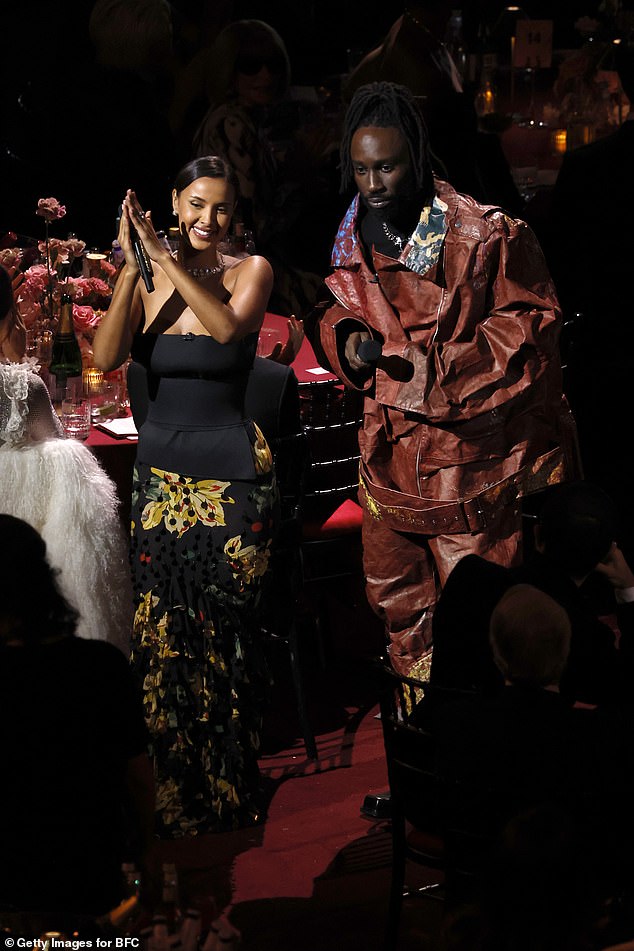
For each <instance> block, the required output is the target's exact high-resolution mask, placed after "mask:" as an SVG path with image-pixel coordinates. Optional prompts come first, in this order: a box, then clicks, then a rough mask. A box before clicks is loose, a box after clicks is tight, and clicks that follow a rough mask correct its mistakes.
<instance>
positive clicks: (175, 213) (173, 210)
mask: <svg viewBox="0 0 634 951" xmlns="http://www.w3.org/2000/svg"><path fill="white" fill-rule="evenodd" d="M172 214H173V215H174V217H175V218H177V217H178V212H177V211H176V209H175V208H172Z"/></svg>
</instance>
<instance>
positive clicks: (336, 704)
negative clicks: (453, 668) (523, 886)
mask: <svg viewBox="0 0 634 951" xmlns="http://www.w3.org/2000/svg"><path fill="white" fill-rule="evenodd" d="M348 612H349V614H348ZM365 612H367V608H365ZM365 612H364V609H363V605H359V603H358V602H357V604H356V605H355V604H353V603H352V602H351V601H350V602H348V603H347V605H346V608H345V609H344V608H343V606H342V605H341V604H339V605H338V613H337V616H338V617H339V620H340V621H341V622H342V623H341V624H339V625H338V626H337V629H336V630H335V631H334V632H333V641H334V653H333V656H331V657H330V660H329V665H328V666H327V668H326V669H325V670H317V672H313V674H312V676H309V677H308V687H307V689H308V693H309V702H310V713H311V719H312V721H313V725H314V728H315V733H316V737H317V745H318V751H319V762H318V763H314V762H311V761H309V760H307V758H306V755H305V751H304V746H303V742H302V741H301V739H299V738H297V736H296V734H298V732H299V731H298V727H297V723H296V715H295V710H294V706H293V697H292V689H291V685H290V678H289V677H288V676H285V675H284V669H283V668H284V664H283V658H278V661H279V664H278V667H279V668H280V669H279V670H278V673H277V677H276V680H277V686H276V690H277V694H276V700H275V704H274V705H273V707H272V709H271V710H270V711H269V715H268V719H267V725H266V730H265V738H264V750H263V755H262V758H261V768H262V772H263V774H264V776H265V777H266V781H267V783H268V784H270V787H271V792H272V794H271V800H270V807H269V811H268V817H267V818H266V821H265V822H264V823H263V824H262V825H261V826H259V827H257V828H255V829H247V830H241V831H239V832H235V833H227V834H222V835H208V836H202V837H200V838H198V839H188V840H179V841H176V842H164V843H161V853H162V855H164V857H165V858H170V859H173V860H174V861H175V862H176V864H177V866H178V868H179V872H180V881H181V891H182V896H183V907H186V905H187V904H188V903H193V902H195V903H197V904H198V905H200V904H202V903H203V902H204V900H205V899H208V898H209V896H213V897H214V899H215V901H216V904H217V907H218V909H219V910H221V909H222V908H224V907H228V908H229V914H230V917H231V920H232V921H233V923H234V924H235V925H236V926H237V927H238V928H239V929H240V930H241V932H242V947H243V948H245V949H251V948H253V949H258V951H268V949H269V948H270V949H271V951H272V949H275V951H287V949H288V951H291V949H293V951H295V949H298V948H301V949H302V951H312V949H315V951H317V949H320V951H323V949H324V948H326V947H327V946H328V945H329V944H331V945H332V946H333V947H334V948H337V949H339V948H344V947H348V948H354V949H356V948H359V949H361V948H363V949H364V951H373V949H377V951H378V949H379V948H380V946H381V939H382V933H383V927H384V923H385V913H386V908H387V896H388V890H389V875H390V860H391V842H390V836H389V827H388V826H387V825H386V824H385V823H379V822H375V823H373V822H370V821H368V820H367V819H364V818H363V817H362V816H361V815H360V806H361V803H362V802H363V799H364V797H365V795H366V794H367V793H368V792H381V791H383V790H385V789H386V788H387V778H386V770H385V763H384V756H383V741H382V736H381V724H380V721H379V720H378V719H376V713H377V705H376V698H375V697H374V695H373V693H374V687H373V677H372V673H371V666H370V659H371V657H372V656H374V653H373V648H376V641H375V640H374V639H373V635H375V634H376V630H373V623H374V622H373V620H372V619H369V618H368V617H367V616H366V614H365ZM353 618H354V621H353V620H352V619H353ZM306 666H307V668H308V669H309V670H312V671H314V669H315V667H316V666H317V665H316V664H315V663H313V661H312V658H310V657H307V658H306ZM415 874H416V876H417V878H416V882H415V883H413V884H422V883H424V882H427V881H433V880H434V879H433V875H434V873H433V872H430V873H429V876H430V877H428V878H425V875H424V872H421V870H417V871H416V873H415ZM415 904H416V905H417V906H418V908H416V909H414V912H413V914H412V913H411V912H410V911H409V910H408V909H407V908H406V911H405V914H404V935H403V939H404V940H403V945H402V946H403V948H404V949H405V948H408V947H410V946H411V947H412V948H414V947H416V948H417V951H425V949H427V948H429V949H431V948H433V947H434V944H433V937H432V938H431V939H430V940H431V942H432V943H428V942H427V938H428V932H430V933H431V932H433V930H434V929H436V928H437V912H436V911H435V907H434V905H435V903H432V902H428V901H426V902H421V901H417V902H416V903H415ZM436 907H437V906H436ZM430 915H431V917H430ZM430 929H431V930H430ZM409 942H411V944H410V943H409Z"/></svg>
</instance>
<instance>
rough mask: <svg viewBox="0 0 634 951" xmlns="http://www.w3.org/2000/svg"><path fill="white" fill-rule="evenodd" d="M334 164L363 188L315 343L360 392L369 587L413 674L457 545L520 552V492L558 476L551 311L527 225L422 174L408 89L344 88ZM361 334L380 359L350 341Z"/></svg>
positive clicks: (422, 658)
mask: <svg viewBox="0 0 634 951" xmlns="http://www.w3.org/2000/svg"><path fill="white" fill-rule="evenodd" d="M341 161H342V187H343V188H345V187H347V186H348V185H349V184H350V183H351V182H352V180H354V182H355V184H356V186H357V188H358V190H359V194H358V195H357V196H356V197H355V198H354V200H353V202H352V204H351V206H350V208H349V210H348V212H347V214H346V216H345V218H344V220H343V222H342V224H341V226H340V229H339V232H338V234H337V237H336V240H335V244H334V249H333V254H332V264H333V266H334V271H333V273H332V274H331V275H330V276H329V277H328V278H327V280H326V283H327V285H328V287H329V288H330V290H331V291H332V293H333V295H334V297H335V299H336V301H335V302H333V303H330V304H329V305H324V311H323V313H321V314H320V316H319V335H320V343H321V347H322V348H323V352H324V354H325V356H326V359H327V360H328V361H329V362H330V365H331V366H332V368H333V370H334V371H335V372H336V373H337V374H338V375H339V377H340V378H341V379H342V380H343V382H344V383H346V384H347V385H348V386H352V387H355V388H357V389H361V390H364V391H365V393H366V401H365V404H366V405H365V421H364V426H363V430H362V432H361V434H360V444H361V472H360V499H361V502H362V505H363V507H364V510H365V511H364V529H363V540H364V568H365V573H366V578H367V594H368V598H369V601H370V604H371V605H372V607H373V609H374V610H375V611H376V612H377V613H378V615H379V616H380V617H381V618H382V619H383V620H384V621H385V624H386V628H387V632H388V634H389V638H390V641H391V644H390V652H391V660H392V663H393V665H394V667H395V669H397V670H398V671H400V672H409V673H413V674H416V673H418V674H420V673H424V671H425V669H426V664H428V661H427V658H426V655H428V654H429V650H430V648H431V618H432V613H433V609H434V605H435V602H436V598H437V593H438V590H439V586H440V585H442V584H443V583H444V580H445V578H446V577H447V575H448V574H449V571H450V570H451V569H452V568H453V566H454V565H455V564H456V562H457V561H458V560H459V559H460V558H461V557H462V556H463V555H465V554H467V553H469V552H474V553H477V554H480V555H485V556H486V557H489V558H491V559H492V560H495V561H499V562H501V563H503V564H509V565H510V564H513V563H514V562H515V561H517V560H518V558H519V555H520V545H521V531H520V524H521V523H520V517H521V516H520V506H519V499H520V498H521V496H522V495H524V494H526V493H528V492H533V491H536V490H538V489H540V488H542V487H543V486H544V485H545V484H547V483H553V482H559V481H561V480H563V479H564V478H566V477H567V475H568V472H567V468H566V459H565V453H564V451H563V448H562V446H563V442H564V431H565V429H566V427H567V426H568V427H569V431H571V429H572V424H571V420H570V416H569V413H568V411H567V408H566V406H565V404H564V403H563V402H562V393H561V374H560V367H559V359H558V337H559V328H560V314H559V309H558V306H557V301H556V298H555V292H554V289H553V286H552V283H551V281H550V277H549V275H548V271H547V269H546V266H545V263H544V260H543V256H542V254H541V251H540V249H539V246H538V245H537V242H536V240H535V238H534V236H533V234H532V232H531V231H530V229H529V228H528V227H527V226H526V225H525V224H524V223H523V222H521V221H515V220H512V219H510V218H508V217H507V216H506V215H505V214H504V213H503V212H502V211H501V209H499V208H495V207H486V206H483V205H480V204H478V203H477V202H475V201H474V200H473V199H472V198H470V197H468V196H465V195H459V194H458V193H456V191H455V190H454V189H453V188H452V187H451V186H450V185H449V184H447V183H446V182H443V181H440V180H438V179H435V178H434V175H433V172H432V167H431V163H430V159H429V151H428V142H427V133H426V129H425V125H424V122H423V120H422V117H421V114H420V112H419V110H418V108H417V105H416V101H415V100H414V98H413V96H412V95H411V93H410V92H409V90H408V89H407V88H405V87H403V86H398V85H395V84H392V83H373V84H370V85H367V86H363V87H361V88H360V89H359V90H357V92H356V93H355V95H354V96H353V98H352V100H351V102H350V106H349V108H348V111H347V113H346V117H345V122H344V128H343V134H342V143H341ZM370 340H372V341H376V342H377V344H379V345H380V346H381V347H382V355H381V356H380V358H379V359H378V363H377V365H376V369H374V368H373V366H372V365H370V364H368V362H366V360H364V359H363V353H361V354H359V353H358V349H359V346H360V344H362V343H364V342H367V341H370ZM375 346H376V344H375ZM362 350H363V348H362Z"/></svg>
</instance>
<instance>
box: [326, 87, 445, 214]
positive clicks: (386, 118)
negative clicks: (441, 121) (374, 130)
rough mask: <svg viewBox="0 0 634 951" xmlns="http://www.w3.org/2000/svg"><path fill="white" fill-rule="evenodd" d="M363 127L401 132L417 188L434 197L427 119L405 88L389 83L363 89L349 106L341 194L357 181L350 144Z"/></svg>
mask: <svg viewBox="0 0 634 951" xmlns="http://www.w3.org/2000/svg"><path fill="white" fill-rule="evenodd" d="M362 126H377V127H379V128H381V129H387V128H391V127H394V128H396V129H400V130H401V132H402V133H403V135H404V137H405V140H406V142H407V146H408V148H409V153H410V157H411V160H412V168H413V170H414V175H415V181H416V187H417V189H418V190H420V191H424V192H425V197H426V198H431V195H432V194H433V173H432V166H431V158H430V152H429V140H428V135H427V127H426V125H425V120H424V119H423V116H422V113H421V111H420V109H419V107H418V104H417V103H416V100H415V99H414V96H413V95H412V93H411V92H410V90H409V89H408V88H407V87H406V86H399V85H398V84H397V83H386V82H380V83H368V85H366V86H360V87H359V89H357V91H356V92H355V94H354V96H353V97H352V100H351V102H350V105H349V106H348V110H347V112H346V115H345V119H344V123H343V132H342V137H341V149H340V154H341V191H342V192H343V191H345V190H346V188H348V186H349V185H351V184H352V182H353V180H354V169H353V167H352V159H351V157H350V144H351V142H352V136H353V135H354V133H355V132H356V131H357V129H359V128H361V127H362ZM427 193H429V194H427Z"/></svg>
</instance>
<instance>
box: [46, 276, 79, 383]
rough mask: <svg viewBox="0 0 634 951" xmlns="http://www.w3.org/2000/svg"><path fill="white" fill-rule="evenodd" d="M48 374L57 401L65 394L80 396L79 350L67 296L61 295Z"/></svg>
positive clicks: (69, 300)
mask: <svg viewBox="0 0 634 951" xmlns="http://www.w3.org/2000/svg"><path fill="white" fill-rule="evenodd" d="M48 372H49V374H50V376H51V377H53V378H54V383H55V395H56V398H57V400H59V401H61V400H63V399H64V396H66V394H67V393H68V395H73V396H81V392H82V381H81V372H82V362H81V350H80V349H79V342H78V340H77V337H76V336H75V328H74V326H73V302H72V300H71V298H70V296H69V295H68V294H62V298H61V307H60V315H59V323H58V325H57V330H56V331H55V336H54V338H53V352H52V356H51V363H50V366H49V368H48Z"/></svg>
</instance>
